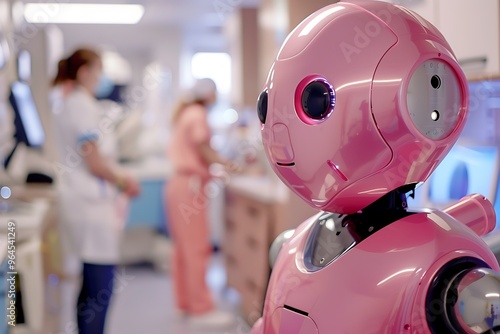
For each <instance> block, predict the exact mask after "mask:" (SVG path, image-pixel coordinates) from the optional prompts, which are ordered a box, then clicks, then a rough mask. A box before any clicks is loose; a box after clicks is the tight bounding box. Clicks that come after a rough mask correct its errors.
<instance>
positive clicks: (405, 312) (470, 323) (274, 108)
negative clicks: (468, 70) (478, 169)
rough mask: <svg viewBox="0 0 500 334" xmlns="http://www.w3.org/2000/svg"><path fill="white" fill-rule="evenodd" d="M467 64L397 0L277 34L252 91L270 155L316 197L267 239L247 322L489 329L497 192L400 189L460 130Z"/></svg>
mask: <svg viewBox="0 0 500 334" xmlns="http://www.w3.org/2000/svg"><path fill="white" fill-rule="evenodd" d="M468 103H469V92H468V89H467V83H466V79H465V76H464V74H463V72H462V70H461V68H460V67H459V66H458V63H457V60H456V58H455V56H454V54H453V51H452V50H451V48H450V46H449V44H448V43H447V42H446V40H445V38H444V37H443V36H442V34H441V33H440V32H439V31H438V30H437V29H436V28H435V27H434V26H432V25H431V24H430V23H428V22H427V21H425V20H424V19H423V18H421V17H419V16H418V15H416V14H414V13H413V12H411V11H409V10H406V9H405V8H402V7H400V6H396V5H392V4H389V3H385V2H378V1H356V2H354V1H353V2H339V3H337V4H333V5H330V6H328V7H325V8H323V9H322V10H319V11H317V12H316V13H313V14H312V15H311V16H309V17H308V18H306V19H305V20H304V21H303V22H302V23H301V24H300V25H299V26H297V27H296V28H295V29H294V30H293V31H292V32H291V33H290V35H289V36H288V38H287V39H286V41H285V43H284V45H283V46H282V48H281V50H280V52H279V54H278V56H277V57H276V61H275V63H274V64H273V66H272V68H271V71H270V73H269V76H268V79H267V82H266V84H265V87H264V89H263V91H262V93H261V94H260V96H259V99H258V105H257V107H258V116H259V119H260V121H261V123H262V137H263V142H264V146H265V149H266V154H267V157H268V159H269V161H270V163H271V166H272V167H273V170H274V171H275V173H276V174H277V175H278V176H279V177H280V179H281V180H282V181H283V182H284V183H285V184H286V185H287V186H288V187H289V188H290V189H292V190H293V191H294V192H295V193H296V194H298V195H299V196H300V197H301V198H302V199H303V200H304V201H306V202H307V203H308V204H310V205H311V206H313V207H315V208H317V209H318V210H321V212H320V213H319V214H317V215H316V216H314V217H311V218H310V219H309V220H307V221H306V222H304V223H303V224H301V225H300V226H299V227H298V228H297V229H296V230H294V231H287V232H284V233H283V234H282V235H281V236H280V237H279V238H278V239H277V240H276V241H275V243H274V244H273V246H272V247H271V263H273V271H272V275H271V278H270V282H269V286H268V290H267V296H266V299H265V305H264V309H263V316H262V318H261V319H259V321H257V323H256V324H255V325H254V328H253V329H252V334H264V333H265V334H278V333H280V334H281V333H283V334H285V333H286V334H299V333H300V334H314V333H321V334H323V333H324V334H326V333H432V334H437V333H460V334H462V333H491V332H494V331H495V330H498V329H500V319H497V315H496V314H497V313H498V312H499V310H498V308H499V307H500V274H499V271H500V268H499V266H498V262H497V260H496V259H495V257H494V255H493V253H492V252H491V250H490V249H489V248H488V246H487V245H486V244H485V243H484V241H483V240H482V239H481V236H483V235H485V234H486V233H488V232H490V231H491V230H492V229H493V228H494V226H495V212H494V210H493V207H492V205H491V203H490V202H489V201H488V200H486V199H485V198H484V197H483V196H481V195H477V194H475V195H470V196H467V197H465V198H463V199H461V200H460V201H458V202H456V203H455V204H454V205H451V206H450V207H448V208H446V209H444V210H435V209H421V210H409V209H408V208H407V202H406V198H407V196H408V195H409V194H412V192H413V191H414V189H415V187H416V185H417V184H419V183H422V182H425V181H426V180H427V179H428V177H429V176H430V175H431V173H432V172H433V171H434V170H435V168H436V167H437V165H438V164H439V163H440V162H441V161H442V159H443V158H444V157H445V156H446V154H447V153H448V152H449V150H450V149H451V148H452V146H453V145H454V144H455V142H456V140H457V139H458V136H459V135H460V132H461V131H462V129H463V126H464V123H465V120H466V118H467V115H468Z"/></svg>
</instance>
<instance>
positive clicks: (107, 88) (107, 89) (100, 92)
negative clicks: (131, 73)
mask: <svg viewBox="0 0 500 334" xmlns="http://www.w3.org/2000/svg"><path fill="white" fill-rule="evenodd" d="M114 86H115V85H114V83H113V81H111V79H109V78H108V77H107V76H106V75H101V77H100V78H99V83H98V84H97V87H96V89H95V91H94V94H95V96H96V97H97V98H99V99H104V98H106V97H108V96H109V95H110V94H111V92H112V91H113V88H114Z"/></svg>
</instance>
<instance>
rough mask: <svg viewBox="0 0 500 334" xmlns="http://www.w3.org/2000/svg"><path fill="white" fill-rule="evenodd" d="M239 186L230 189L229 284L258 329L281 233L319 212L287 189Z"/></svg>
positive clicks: (250, 181) (225, 248)
mask: <svg viewBox="0 0 500 334" xmlns="http://www.w3.org/2000/svg"><path fill="white" fill-rule="evenodd" d="M237 181H238V180H235V182H234V184H233V185H230V186H229V187H228V188H227V189H226V209H225V228H224V236H223V242H222V253H223V254H224V259H225V263H226V269H227V283H228V285H229V286H231V287H233V288H235V289H236V290H237V291H238V292H239V294H240V297H241V312H242V315H243V317H244V319H245V321H246V322H248V323H249V324H253V323H254V322H255V321H256V320H257V319H258V318H259V317H260V316H261V313H262V307H263V305H264V299H265V294H266V288H267V283H268V281H269V275H270V271H271V270H270V265H269V247H270V246H271V244H272V242H273V241H274V239H275V238H276V237H277V236H278V235H279V234H280V233H281V232H283V231H285V230H287V229H291V228H295V227H297V226H298V225H299V224H300V223H302V222H303V221H304V220H305V219H306V218H308V217H310V216H312V215H313V214H314V213H316V212H317V211H315V210H314V209H312V208H310V207H309V206H307V204H305V203H304V202H303V201H301V200H300V199H298V197H297V196H296V195H294V194H292V193H291V192H290V191H289V190H288V189H286V188H284V185H282V184H280V185H277V184H276V183H273V182H272V181H269V180H265V179H262V178H252V177H248V178H246V179H240V180H239V181H241V182H237Z"/></svg>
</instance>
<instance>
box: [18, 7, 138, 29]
mask: <svg viewBox="0 0 500 334" xmlns="http://www.w3.org/2000/svg"><path fill="white" fill-rule="evenodd" d="M143 14H144V7H143V6H142V5H122V4H90V3H58V2H54V3H27V4H25V5H24V18H25V19H26V21H28V22H29V23H83V24H135V23H138V22H139V21H140V20H141V18H142V16H143Z"/></svg>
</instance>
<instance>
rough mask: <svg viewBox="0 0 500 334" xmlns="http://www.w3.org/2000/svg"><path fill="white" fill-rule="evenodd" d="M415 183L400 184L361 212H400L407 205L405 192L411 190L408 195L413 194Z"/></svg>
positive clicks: (404, 209)
mask: <svg viewBox="0 0 500 334" xmlns="http://www.w3.org/2000/svg"><path fill="white" fill-rule="evenodd" d="M414 191H415V185H414V184H408V185H404V186H401V187H399V188H397V189H394V190H393V191H391V192H389V193H387V194H385V195H384V196H383V197H381V198H379V199H378V200H377V201H375V202H373V203H372V204H370V205H369V206H367V207H366V208H364V209H363V210H361V212H362V214H375V213H383V212H386V213H387V212H400V211H406V209H407V207H408V205H407V202H406V194H407V193H409V192H412V194H410V196H413V195H414Z"/></svg>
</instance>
